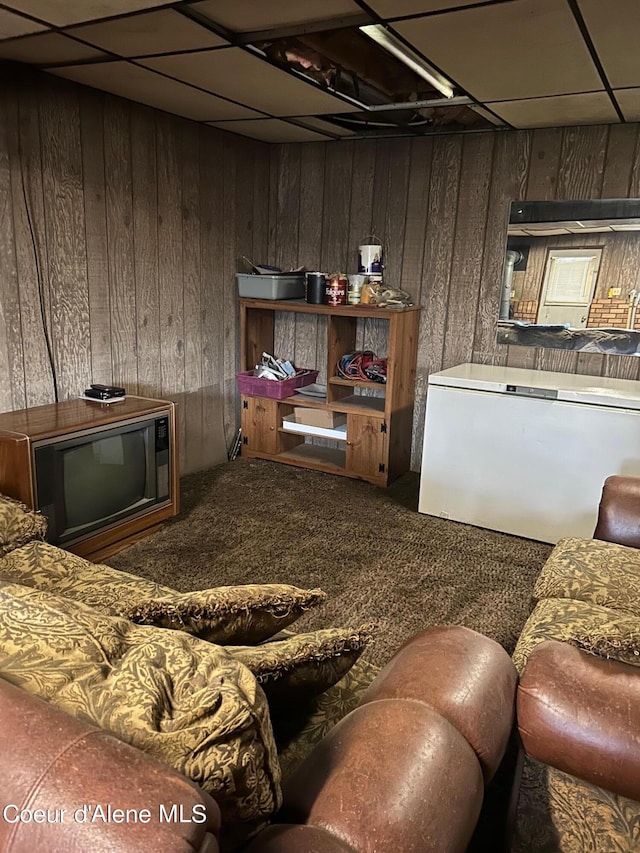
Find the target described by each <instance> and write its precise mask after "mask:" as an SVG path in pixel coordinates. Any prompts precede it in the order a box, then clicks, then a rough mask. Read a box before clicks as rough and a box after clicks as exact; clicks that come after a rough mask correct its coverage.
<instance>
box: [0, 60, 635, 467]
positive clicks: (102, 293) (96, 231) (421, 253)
mask: <svg viewBox="0 0 640 853" xmlns="http://www.w3.org/2000/svg"><path fill="white" fill-rule="evenodd" d="M13 81H14V82H12V84H11V85H10V86H3V89H2V91H1V92H0V410H9V409H17V408H22V407H24V406H35V405H39V404H42V403H48V402H52V401H53V387H52V378H51V370H50V367H49V360H48V355H47V349H46V343H45V338H44V335H43V328H42V316H41V307H40V305H41V302H42V306H43V310H44V313H45V316H46V318H47V323H48V326H49V328H50V333H51V343H52V355H53V359H54V363H55V369H56V374H57V377H58V385H59V394H60V399H64V398H67V397H71V396H75V395H77V394H79V393H81V392H82V391H83V389H84V388H85V387H86V385H87V383H88V382H92V381H94V382H111V381H113V382H117V383H121V384H123V385H125V386H126V387H127V389H128V390H129V391H130V392H132V393H139V394H141V395H146V396H161V397H171V398H173V399H177V400H178V402H179V403H181V404H182V405H181V411H182V413H183V417H182V418H181V420H180V424H181V426H180V429H181V463H182V465H181V467H182V470H183V471H189V470H195V469H197V468H199V467H203V466H204V465H206V464H207V463H208V462H209V461H210V455H209V454H210V452H211V443H210V441H209V437H210V436H211V435H212V434H214V432H215V429H216V424H219V423H220V421H222V422H223V424H224V432H225V440H226V441H227V442H228V441H230V439H231V437H232V435H233V433H234V431H235V429H236V427H237V425H238V412H237V395H236V392H235V379H234V376H235V372H236V370H237V359H238V350H239V342H238V336H237V303H236V287H235V281H234V277H233V274H234V272H235V270H236V259H237V257H238V256H240V255H247V256H249V257H252V258H255V259H258V260H260V261H268V262H272V263H276V264H278V265H279V266H281V267H283V268H286V267H294V266H298V265H302V264H304V265H305V266H307V267H309V268H315V269H322V270H325V271H333V270H342V271H354V270H355V267H356V262H357V248H358V245H359V244H360V243H362V242H363V241H365V238H366V237H367V236H368V235H371V234H376V235H377V236H378V237H379V238H380V239H381V240H382V241H383V243H384V246H385V252H386V257H385V261H386V272H385V278H386V280H387V282H389V283H390V284H392V285H393V284H396V285H398V286H400V287H402V288H404V289H406V290H408V291H410V292H411V293H412V294H413V296H414V299H415V301H416V302H417V303H419V304H420V305H421V306H422V308H423V312H422V319H421V330H420V344H419V352H418V371H417V380H416V397H417V405H416V408H415V416H414V430H413V449H412V467H413V468H414V469H415V470H418V469H419V465H420V455H421V448H422V431H423V420H424V404H425V397H426V387H427V377H428V374H429V373H431V372H433V371H436V370H440V369H443V368H445V367H450V366H452V365H454V364H458V363H460V362H464V361H475V362H482V363H488V364H510V365H513V366H526V367H536V368H539V369H543V370H560V371H568V372H578V373H587V374H593V375H604V376H618V377H622V378H631V379H638V378H639V376H640V373H639V364H638V359H634V358H630V357H622V356H601V355H591V354H578V353H572V352H565V351H561V350H543V349H532V348H523V347H504V346H499V345H497V344H496V343H495V338H496V319H497V316H498V302H499V292H500V280H501V275H502V261H503V252H504V247H505V233H506V221H507V216H508V208H509V202H510V201H511V200H512V199H518V198H521V199H530V200H538V199H554V198H557V199H570V198H599V197H609V198H616V197H626V196H630V197H637V196H640V163H639V160H638V155H639V148H638V144H639V127H640V126H639V125H637V124H628V125H614V126H606V125H605V126H596V127H578V128H556V129H550V130H535V131H518V132H494V133H485V134H468V135H457V136H455V135H451V136H447V135H443V136H438V137H425V138H423V139H388V140H367V141H340V142H331V143H307V144H287V145H272V146H267V145H264V144H262V143H259V142H253V141H251V140H245V139H242V138H240V137H237V136H232V135H227V134H224V133H221V132H219V131H217V130H215V129H213V128H207V127H201V126H198V125H196V124H194V123H192V122H189V121H185V120H181V119H178V118H175V117H172V116H169V115H166V114H165V113H161V112H158V111H156V110H152V109H147V108H145V107H143V106H139V105H137V104H133V103H130V102H128V101H125V100H122V99H120V98H115V97H112V96H109V95H106V94H103V93H100V92H97V91H93V90H90V89H86V88H84V87H81V86H76V85H74V84H72V83H68V82H66V81H62V80H57V79H56V78H54V77H50V76H48V75H44V74H39V73H37V72H31V71H29V70H28V69H26V70H25V71H24V73H23V74H21V75H20V76H19V77H18V78H16V75H15V74H14V75H13ZM384 338H385V336H384V324H380V323H378V322H376V321H375V320H373V319H372V320H369V321H367V322H366V323H363V324H362V329H361V330H360V333H359V342H358V343H359V346H363V347H364V346H367V347H370V348H372V349H374V350H377V351H378V352H379V353H382V352H383V350H384V346H385V340H384ZM278 346H279V348H280V350H281V351H282V352H283V353H284V352H286V353H287V354H290V353H293V355H294V357H295V359H296V361H297V362H298V363H299V364H302V365H305V366H306V365H309V366H310V365H313V364H316V365H322V364H323V363H324V361H325V353H326V349H325V346H326V344H325V340H324V328H323V325H322V323H321V322H320V321H318V320H317V319H316V318H314V317H312V316H300V317H297V318H295V317H290V318H288V319H286V318H285V317H282V318H281V320H280V322H279V324H278Z"/></svg>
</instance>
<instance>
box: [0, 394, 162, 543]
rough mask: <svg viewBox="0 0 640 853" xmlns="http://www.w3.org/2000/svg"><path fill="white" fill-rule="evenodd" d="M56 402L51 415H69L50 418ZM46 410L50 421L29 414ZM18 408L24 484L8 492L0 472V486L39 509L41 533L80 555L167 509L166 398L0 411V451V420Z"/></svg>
mask: <svg viewBox="0 0 640 853" xmlns="http://www.w3.org/2000/svg"><path fill="white" fill-rule="evenodd" d="M153 404H157V405H153ZM118 406H124V408H122V409H119V408H118ZM65 407H66V408H65ZM82 407H89V410H88V411H86V410H83V409H82ZM56 408H57V414H58V415H60V414H62V415H69V417H67V418H65V417H57V418H56V417H55V410H56ZM52 409H53V410H54V411H53V412H51V414H52V415H54V417H53V422H52V423H51V424H50V425H49V426H45V427H37V426H36V425H35V424H37V418H34V416H33V413H37V412H38V411H39V410H52ZM154 409H156V410H154ZM157 409H159V410H157ZM30 413H31V418H30V417H29V415H30ZM73 413H77V416H76V415H74V414H73ZM43 414H44V413H43ZM20 415H24V416H25V422H24V423H23V424H22V425H21V426H22V427H23V430H22V436H23V438H24V439H25V440H26V443H27V444H28V452H26V450H25V449H23V455H25V456H26V457H27V458H25V459H24V465H23V466H22V480H23V482H22V484H21V485H22V486H23V487H25V486H26V489H25V488H23V492H22V494H16V488H15V487H14V488H13V489H11V487H9V488H8V489H7V488H6V487H5V486H3V482H2V479H0V491H3V492H5V493H7V494H9V493H12V494H13V496H14V497H18V498H20V499H21V500H24V502H25V503H27V504H28V505H29V506H30V507H32V508H34V509H37V510H40V511H41V512H42V513H43V514H44V515H46V516H47V519H48V534H47V539H48V541H49V542H51V543H52V544H55V545H59V546H60V547H63V548H69V549H70V550H75V551H76V552H77V553H83V554H85V555H88V554H90V553H91V552H92V550H93V548H94V546H98V545H108V544H113V543H116V542H119V541H120V540H122V539H123V538H124V537H126V536H129V535H130V534H132V533H136V532H138V531H141V530H144V529H145V528H147V527H149V526H151V525H155V524H156V523H158V521H159V520H161V518H164V517H167V516H168V515H175V513H176V511H177V495H176V489H177V478H176V474H175V441H174V437H175V424H174V410H173V404H172V403H166V404H165V403H163V401H153V400H143V398H140V397H136V398H127V399H126V401H125V402H123V403H120V404H118V403H113V404H103V403H94V402H85V401H80V400H74V401H67V403H60V404H56V405H55V406H51V407H49V406H40V407H38V408H37V409H26V410H23V412H22V413H17V412H12V413H5V414H4V415H0V456H1V455H2V452H1V451H2V445H3V439H4V438H5V434H4V433H3V432H1V431H2V429H3V419H6V418H11V417H12V416H13V419H14V420H16V416H20ZM29 420H30V421H31V422H32V425H31V427H30V426H29V423H27V422H28V421H29ZM45 420H46V418H45ZM67 421H68V422H67ZM14 426H15V424H14ZM19 434H20V431H19V432H18V435H19ZM5 442H6V439H5ZM15 444H16V447H15V449H14V454H15V456H16V457H19V456H20V452H19V450H18V445H19V444H20V442H16V443H15ZM5 455H6V448H5ZM14 467H15V465H14ZM19 467H20V466H19ZM0 478H2V470H1V469H0ZM3 479H5V480H6V479H7V477H6V476H5V477H4V478H3ZM25 498H27V499H26V500H25ZM114 550H116V549H115V548H113V547H112V548H111V553H113V551H114Z"/></svg>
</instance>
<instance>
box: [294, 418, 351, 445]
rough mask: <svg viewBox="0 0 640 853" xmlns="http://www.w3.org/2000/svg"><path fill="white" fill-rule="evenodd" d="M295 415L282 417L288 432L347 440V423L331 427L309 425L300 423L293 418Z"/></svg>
mask: <svg viewBox="0 0 640 853" xmlns="http://www.w3.org/2000/svg"><path fill="white" fill-rule="evenodd" d="M293 417H294V416H293V415H285V417H284V418H283V419H282V428H283V429H285V430H287V432H297V433H299V434H300V435H317V436H320V437H321V438H333V439H335V440H336V441H346V440H347V425H346V424H342V426H339V427H334V428H333V429H331V428H330V427H319V426H309V425H307V424H299V423H296V421H295V420H293Z"/></svg>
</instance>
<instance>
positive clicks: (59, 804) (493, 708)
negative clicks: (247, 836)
mask: <svg viewBox="0 0 640 853" xmlns="http://www.w3.org/2000/svg"><path fill="white" fill-rule="evenodd" d="M515 688H516V672H515V668H514V666H513V664H512V662H511V660H510V659H509V657H508V655H507V654H506V652H505V651H504V650H503V649H502V648H501V647H500V646H499V645H498V644H497V643H495V642H493V641H492V640H489V639H487V638H486V637H483V636H481V635H480V634H477V633H475V632H474V631H471V630H469V629H466V628H462V627H441V628H431V629H427V630H426V631H424V632H422V633H421V634H418V635H416V636H415V637H414V638H412V639H411V640H410V641H408V642H407V643H406V644H405V645H404V646H403V647H402V648H401V649H400V650H399V651H398V652H397V654H396V655H395V656H394V658H393V659H392V660H391V661H390V662H389V664H388V665H387V666H386V667H385V668H384V669H383V670H382V671H381V672H380V674H379V675H378V677H377V678H376V679H375V681H374V682H373V683H372V684H371V685H370V687H369V688H368V690H367V692H366V693H365V695H364V697H363V699H362V701H361V703H360V705H359V706H358V707H357V708H356V710H355V711H353V712H351V713H350V714H348V715H347V716H346V717H344V718H343V720H341V721H340V722H339V723H338V724H337V725H336V726H335V728H334V729H332V731H331V732H330V733H329V734H328V735H326V736H325V737H324V739H323V740H322V741H321V742H320V743H319V744H318V745H317V746H316V748H315V750H314V751H313V752H312V753H311V754H310V755H309V756H308V758H307V759H306V760H305V761H304V762H303V763H302V764H301V765H300V766H299V767H298V768H297V769H296V771H294V773H293V775H292V776H291V777H290V778H289V780H288V782H287V784H286V787H285V791H284V805H283V807H282V810H281V812H280V813H279V814H278V815H276V818H275V820H274V822H273V823H272V824H271V825H269V826H268V827H266V828H263V829H262V830H261V831H260V832H259V834H258V835H257V836H254V838H253V840H252V841H251V842H250V843H249V844H248V845H247V846H246V847H245V848H244V850H245V851H246V853H429V851H433V852H434V853H447V851H451V853H454V851H463V850H465V849H466V847H467V845H468V843H469V840H470V838H471V836H472V834H473V831H474V827H475V826H476V821H477V819H478V815H479V812H480V808H481V805H482V801H483V795H484V789H485V786H486V784H487V783H488V781H489V780H490V779H491V778H492V776H493V774H494V773H495V770H496V768H497V767H498V764H499V763H500V760H501V758H502V756H503V753H504V751H505V747H506V745H507V741H508V738H509V734H510V732H511V729H512V723H513V715H514V696H515ZM0 747H1V751H0V808H2V809H3V812H2V813H0V850H2V851H9V850H10V851H21V853H22V851H24V853H27V851H29V853H33V851H36V850H46V851H48V853H58V851H60V853H62V851H65V853H68V852H69V851H78V853H86V851H89V850H91V851H99V850H104V851H109V853H118V851H123V853H124V851H132V853H135V851H138V850H139V851H145V853H146V852H147V851H151V850H154V851H162V853H173V851H185V853H186V851H201V853H217V851H218V840H217V839H218V838H219V831H220V820H219V812H218V809H217V806H216V804H215V803H214V801H213V800H212V799H211V798H210V797H209V796H207V795H206V794H205V793H203V792H202V791H200V790H198V789H197V788H196V787H195V786H193V785H192V784H191V783H189V782H187V780H185V779H184V778H183V777H181V776H180V775H179V774H177V773H174V772H173V771H171V770H169V769H168V768H166V767H164V766H162V765H160V764H158V763H157V762H155V761H154V760H152V759H151V758H149V757H147V756H145V755H144V754H142V753H141V752H139V751H137V750H136V749H134V748H133V747H130V746H128V745H125V744H123V743H120V742H119V741H116V740H115V739H113V738H112V737H110V736H109V735H107V734H105V733H104V732H102V731H99V730H96V729H95V728H92V727H91V726H88V725H85V724H83V723H82V722H79V721H77V720H75V719H72V718H71V717H69V716H67V715H66V714H64V713H63V712H61V711H59V710H56V709H55V708H53V707H50V706H49V705H46V704H44V703H43V702H42V701H41V700H39V699H37V698H34V697H32V696H30V695H28V694H26V693H25V692H23V691H22V690H20V689H18V688H16V687H14V686H12V685H10V684H8V683H7V682H0ZM98 805H99V806H101V807H102V811H100V812H98V819H95V814H96V811H95V807H96V806H98ZM83 806H87V807H88V808H89V809H92V810H91V811H89V812H87V814H88V815H89V816H92V817H94V819H93V820H89V819H87V820H78V819H77V818H78V817H80V818H82V816H83V814H84V812H83V811H82V807H83ZM109 806H111V809H112V811H111V812H110V813H109V812H108V811H107V809H108V807H109ZM174 807H175V808H174ZM114 808H119V809H121V810H122V812H113V809H114ZM172 808H173V811H171V809H172ZM37 809H41V810H45V812H44V813H43V812H39V813H38V814H37V818H36V816H35V815H36V810H37ZM62 809H66V812H65V813H64V814H63V816H62V817H63V819H62V820H60V821H59V822H54V818H55V815H56V810H57V813H58V814H60V813H61V812H60V810H62ZM77 809H81V811H80V812H77V811H76V810H77ZM144 809H147V810H148V813H149V818H148V822H144V821H143V820H141V819H140V818H141V815H143V816H144V817H145V818H146V815H147V813H146V812H144V814H143V812H142V810H144ZM162 809H163V810H164V811H162ZM46 810H49V811H48V813H47V812H46ZM127 810H132V811H129V812H127ZM43 814H44V816H43ZM123 815H124V818H123ZM161 815H162V816H163V817H164V818H165V819H164V820H161ZM180 818H182V820H181V819H180ZM183 821H185V822H183ZM189 821H191V822H189Z"/></svg>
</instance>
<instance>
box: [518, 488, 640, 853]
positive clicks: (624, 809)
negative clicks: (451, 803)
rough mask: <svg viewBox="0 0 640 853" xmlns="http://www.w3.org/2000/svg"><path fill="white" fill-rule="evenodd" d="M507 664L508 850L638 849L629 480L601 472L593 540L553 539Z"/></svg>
mask: <svg viewBox="0 0 640 853" xmlns="http://www.w3.org/2000/svg"><path fill="white" fill-rule="evenodd" d="M533 596H534V598H533V609H532V611H531V614H530V616H529V619H528V620H527V622H526V624H525V626H524V628H523V631H522V633H521V636H520V638H519V641H518V644H517V647H516V649H515V652H514V655H513V660H514V663H515V665H516V669H517V670H518V672H519V675H520V683H519V687H518V697H517V720H518V731H519V735H520V740H521V744H522V748H523V752H522V758H523V762H522V768H521V771H522V777H521V780H520V785H519V788H518V789H517V790H518V794H517V801H516V803H515V812H514V823H513V836H512V845H511V849H512V851H514V853H525V851H526V853H530V852H531V851H535V853H556V852H557V851H561V853H587V851H598V853H614V851H615V853H623V852H624V851H635V850H639V849H640V478H632V477H618V476H616V477H610V478H608V479H607V481H606V482H605V485H604V489H603V493H602V499H601V503H600V511H599V520H598V525H597V527H596V530H595V533H594V538H593V539H576V538H572V539H565V540H562V541H560V542H558V544H557V545H556V547H555V548H554V549H553V551H552V553H551V555H550V557H549V559H548V561H547V562H546V564H545V566H544V567H543V569H542V571H541V573H540V575H539V577H538V580H537V582H536V585H535V588H534V593H533Z"/></svg>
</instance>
